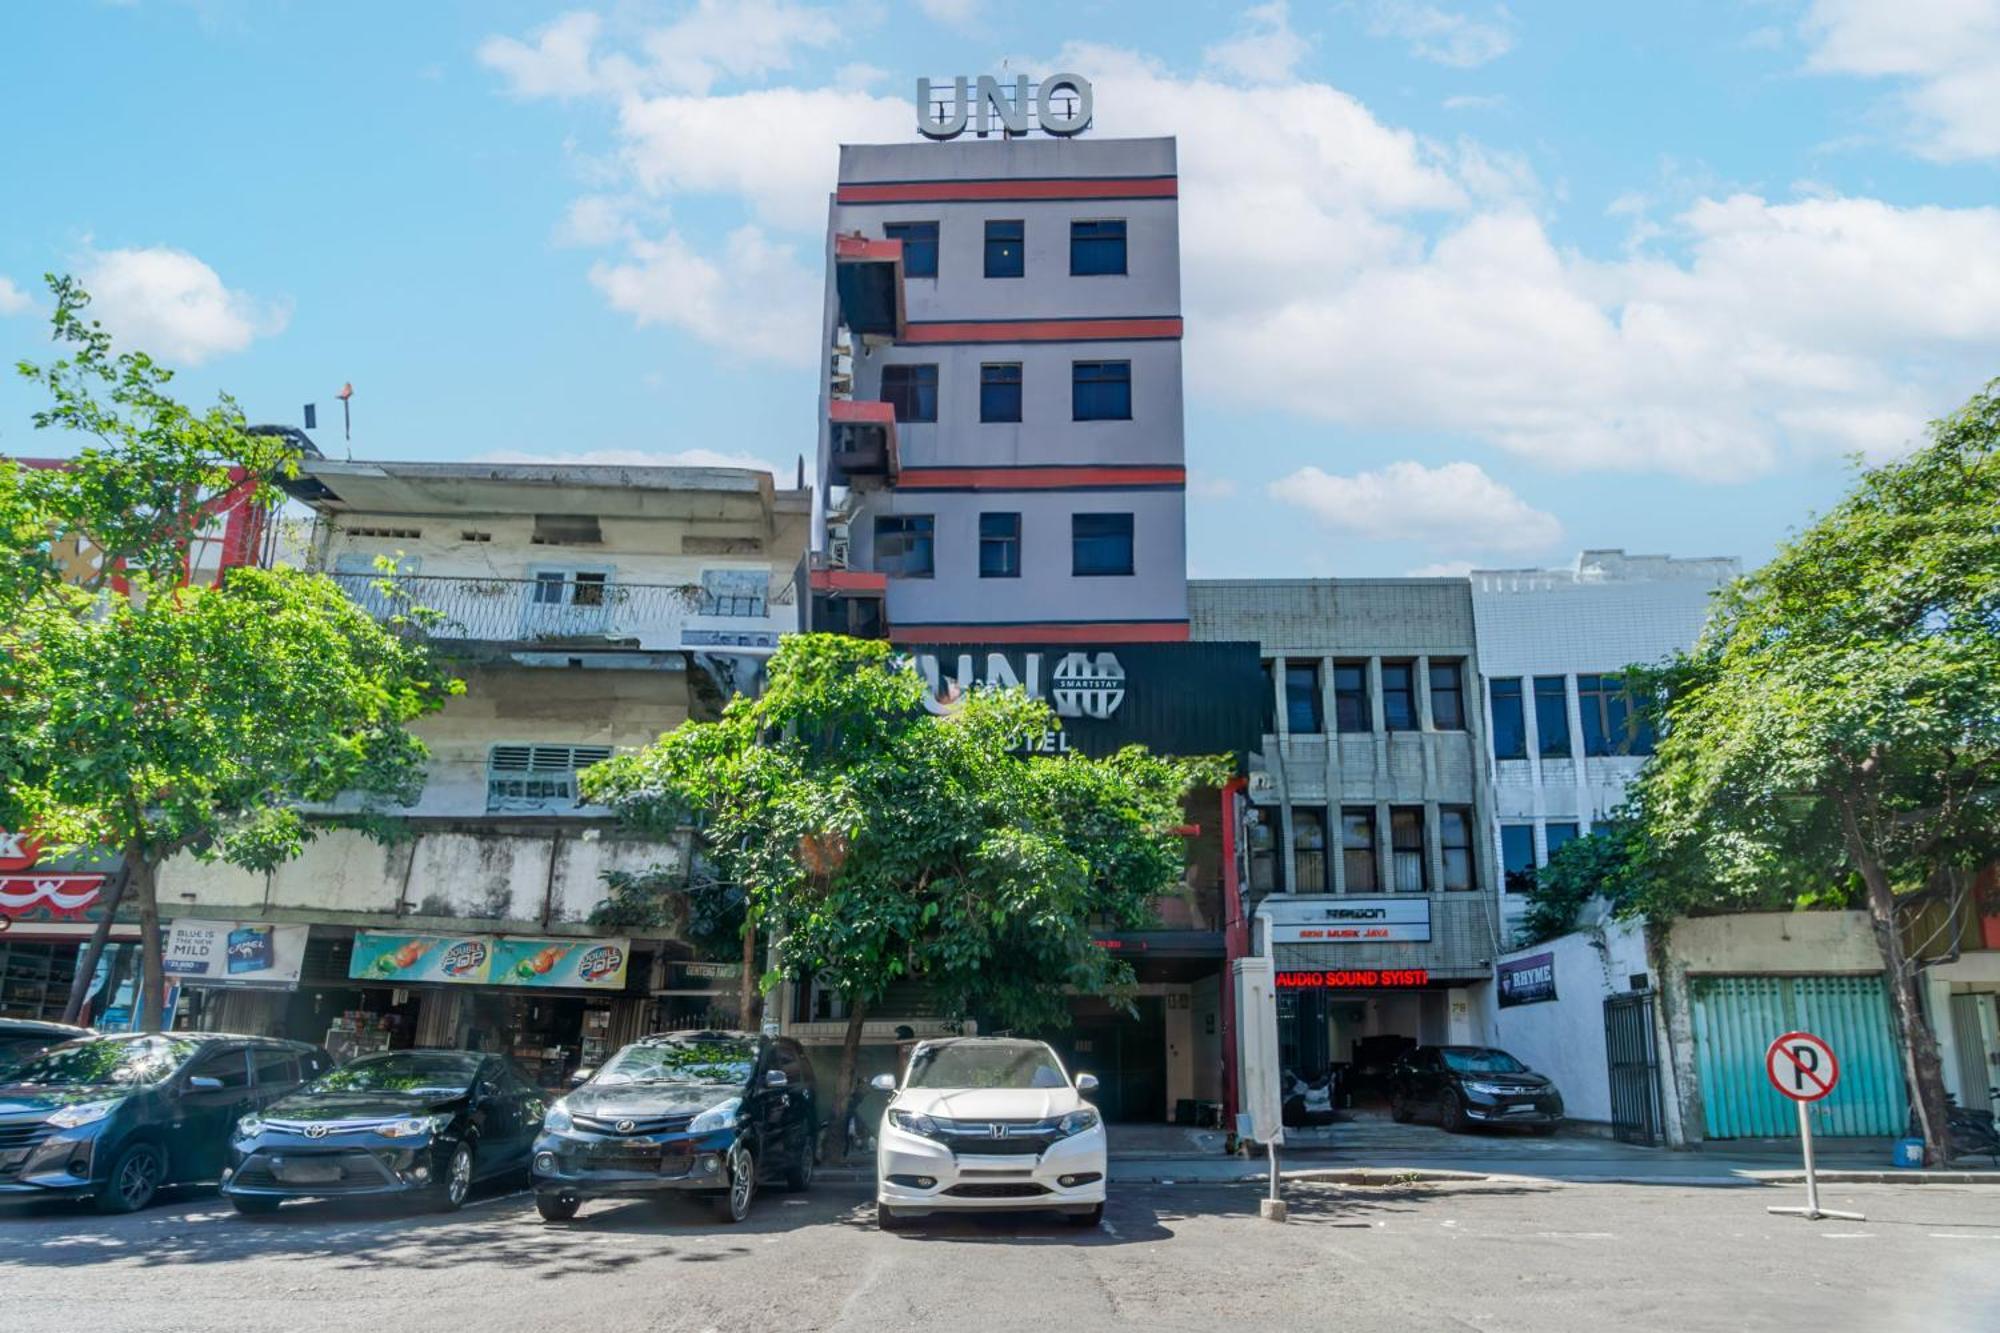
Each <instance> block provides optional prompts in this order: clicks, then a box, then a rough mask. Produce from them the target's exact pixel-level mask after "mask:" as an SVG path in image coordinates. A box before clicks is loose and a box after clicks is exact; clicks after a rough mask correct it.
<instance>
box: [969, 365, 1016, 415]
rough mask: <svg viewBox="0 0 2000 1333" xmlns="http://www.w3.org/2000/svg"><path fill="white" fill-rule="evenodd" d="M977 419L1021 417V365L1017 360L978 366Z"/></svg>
mask: <svg viewBox="0 0 2000 1333" xmlns="http://www.w3.org/2000/svg"><path fill="white" fill-rule="evenodd" d="M979 419H980V420H981V421H1019V420H1020V419H1021V365H1020V363H1019V362H1018V361H1011V362H997V363H992V364H988V365H983V366H981V367H980V368H979Z"/></svg>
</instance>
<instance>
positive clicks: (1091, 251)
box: [1069, 218, 1125, 278]
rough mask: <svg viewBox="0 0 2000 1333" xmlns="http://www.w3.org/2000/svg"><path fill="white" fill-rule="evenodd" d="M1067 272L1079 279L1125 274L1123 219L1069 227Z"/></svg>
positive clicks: (1084, 223) (1081, 223)
mask: <svg viewBox="0 0 2000 1333" xmlns="http://www.w3.org/2000/svg"><path fill="white" fill-rule="evenodd" d="M1069 271H1070V273H1071V275H1072V276H1075V277H1079V278H1094V277H1102V276H1104V275H1107V274H1119V273H1123V272H1124V271H1125V221H1124V219H1123V218H1119V219H1115V220H1112V219H1106V220H1103V221H1096V222H1085V221H1077V222H1072V223H1070V224H1069Z"/></svg>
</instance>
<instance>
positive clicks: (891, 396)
mask: <svg viewBox="0 0 2000 1333" xmlns="http://www.w3.org/2000/svg"><path fill="white" fill-rule="evenodd" d="M937 388H938V368H937V367H936V366H884V367H882V401H883V402H885V403H888V404H889V405H890V406H892V407H894V408H895V409H896V420H898V421H936V420H937Z"/></svg>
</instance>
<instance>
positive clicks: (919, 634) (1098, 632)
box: [889, 620, 1188, 643]
mask: <svg viewBox="0 0 2000 1333" xmlns="http://www.w3.org/2000/svg"><path fill="white" fill-rule="evenodd" d="M889 640H890V642H892V643H1186V642H1187V641H1188V627H1187V622H1186V621H1185V620H1174V621H1158V622H1150V623H1134V622H1129V621H1127V622H1119V621H1107V622H1104V623H1101V624H1090V625H1074V624H1057V625H891V626H890V627H889Z"/></svg>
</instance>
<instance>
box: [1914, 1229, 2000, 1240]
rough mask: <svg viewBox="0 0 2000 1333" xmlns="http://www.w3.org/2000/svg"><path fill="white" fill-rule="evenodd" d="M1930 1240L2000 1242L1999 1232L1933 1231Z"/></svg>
mask: <svg viewBox="0 0 2000 1333" xmlns="http://www.w3.org/2000/svg"><path fill="white" fill-rule="evenodd" d="M1930 1238H1931V1239H1932V1240H2000V1232H1987V1233H1983V1234H1981V1233H1967V1232H1962V1231H1933V1232H1931V1233H1930Z"/></svg>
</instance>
